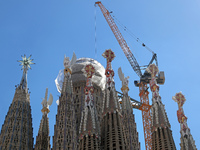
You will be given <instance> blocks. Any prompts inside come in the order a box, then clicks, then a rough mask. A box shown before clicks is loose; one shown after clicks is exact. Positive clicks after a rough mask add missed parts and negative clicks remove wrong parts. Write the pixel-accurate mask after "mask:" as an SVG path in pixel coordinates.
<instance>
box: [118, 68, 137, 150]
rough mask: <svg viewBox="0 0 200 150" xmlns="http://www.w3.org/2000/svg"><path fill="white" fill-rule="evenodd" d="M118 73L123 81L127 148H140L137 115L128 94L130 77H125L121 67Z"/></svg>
mask: <svg viewBox="0 0 200 150" xmlns="http://www.w3.org/2000/svg"><path fill="white" fill-rule="evenodd" d="M118 75H119V78H120V80H121V81H122V88H121V91H122V92H123V98H122V105H121V107H122V115H123V125H124V132H125V136H126V139H127V149H128V150H140V143H139V139H138V132H137V129H136V123H135V117H134V114H133V107H132V103H131V101H130V97H129V96H128V91H129V87H128V83H129V81H128V79H129V77H124V74H123V73H122V70H121V68H119V69H118Z"/></svg>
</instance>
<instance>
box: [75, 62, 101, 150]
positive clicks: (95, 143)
mask: <svg viewBox="0 0 200 150" xmlns="http://www.w3.org/2000/svg"><path fill="white" fill-rule="evenodd" d="M84 72H85V74H86V77H87V80H86V86H85V89H84V93H85V106H84V108H83V110H82V114H81V123H80V128H79V150H99V148H100V147H99V146H100V138H99V121H98V117H97V111H96V107H95V105H94V99H93V92H94V88H93V84H92V76H93V74H94V73H95V68H94V67H93V66H92V65H91V64H88V65H86V66H85V68H84Z"/></svg>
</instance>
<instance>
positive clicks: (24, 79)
mask: <svg viewBox="0 0 200 150" xmlns="http://www.w3.org/2000/svg"><path fill="white" fill-rule="evenodd" d="M32 61H33V59H31V55H30V56H29V57H28V58H27V57H26V55H24V57H23V56H22V60H18V62H20V63H21V64H20V66H22V69H23V75H22V79H21V82H20V86H21V87H22V88H23V89H25V90H26V91H27V90H28V88H27V71H28V69H29V68H30V69H31V66H30V65H32V64H35V63H33V62H32Z"/></svg>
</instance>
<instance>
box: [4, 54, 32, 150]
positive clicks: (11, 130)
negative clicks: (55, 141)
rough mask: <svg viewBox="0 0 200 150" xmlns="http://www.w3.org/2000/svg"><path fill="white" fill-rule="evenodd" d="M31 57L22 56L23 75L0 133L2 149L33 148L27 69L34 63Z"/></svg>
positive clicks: (29, 149)
mask: <svg viewBox="0 0 200 150" xmlns="http://www.w3.org/2000/svg"><path fill="white" fill-rule="evenodd" d="M30 57H31V56H30ZM30 57H28V58H27V57H26V55H24V57H23V56H22V60H21V61H19V62H21V65H22V66H23V67H22V69H23V75H22V79H21V82H20V85H18V86H17V87H16V90H15V95H14V98H13V101H12V103H11V105H10V107H9V110H8V113H7V115H6V117H5V121H4V124H3V126H2V129H1V133H0V150H11V149H12V150H18V149H23V150H32V149H33V128H32V116H31V106H30V95H29V93H28V85H27V71H28V69H29V68H31V67H30V65H31V64H34V63H32V59H30Z"/></svg>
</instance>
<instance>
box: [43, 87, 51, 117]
mask: <svg viewBox="0 0 200 150" xmlns="http://www.w3.org/2000/svg"><path fill="white" fill-rule="evenodd" d="M47 96H48V88H46V93H45V98H44V99H43V101H42V103H41V104H42V106H43V108H42V110H41V111H42V113H43V114H45V113H49V112H50V111H49V106H51V104H52V102H53V96H52V94H50V96H49V100H48V101H47Z"/></svg>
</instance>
